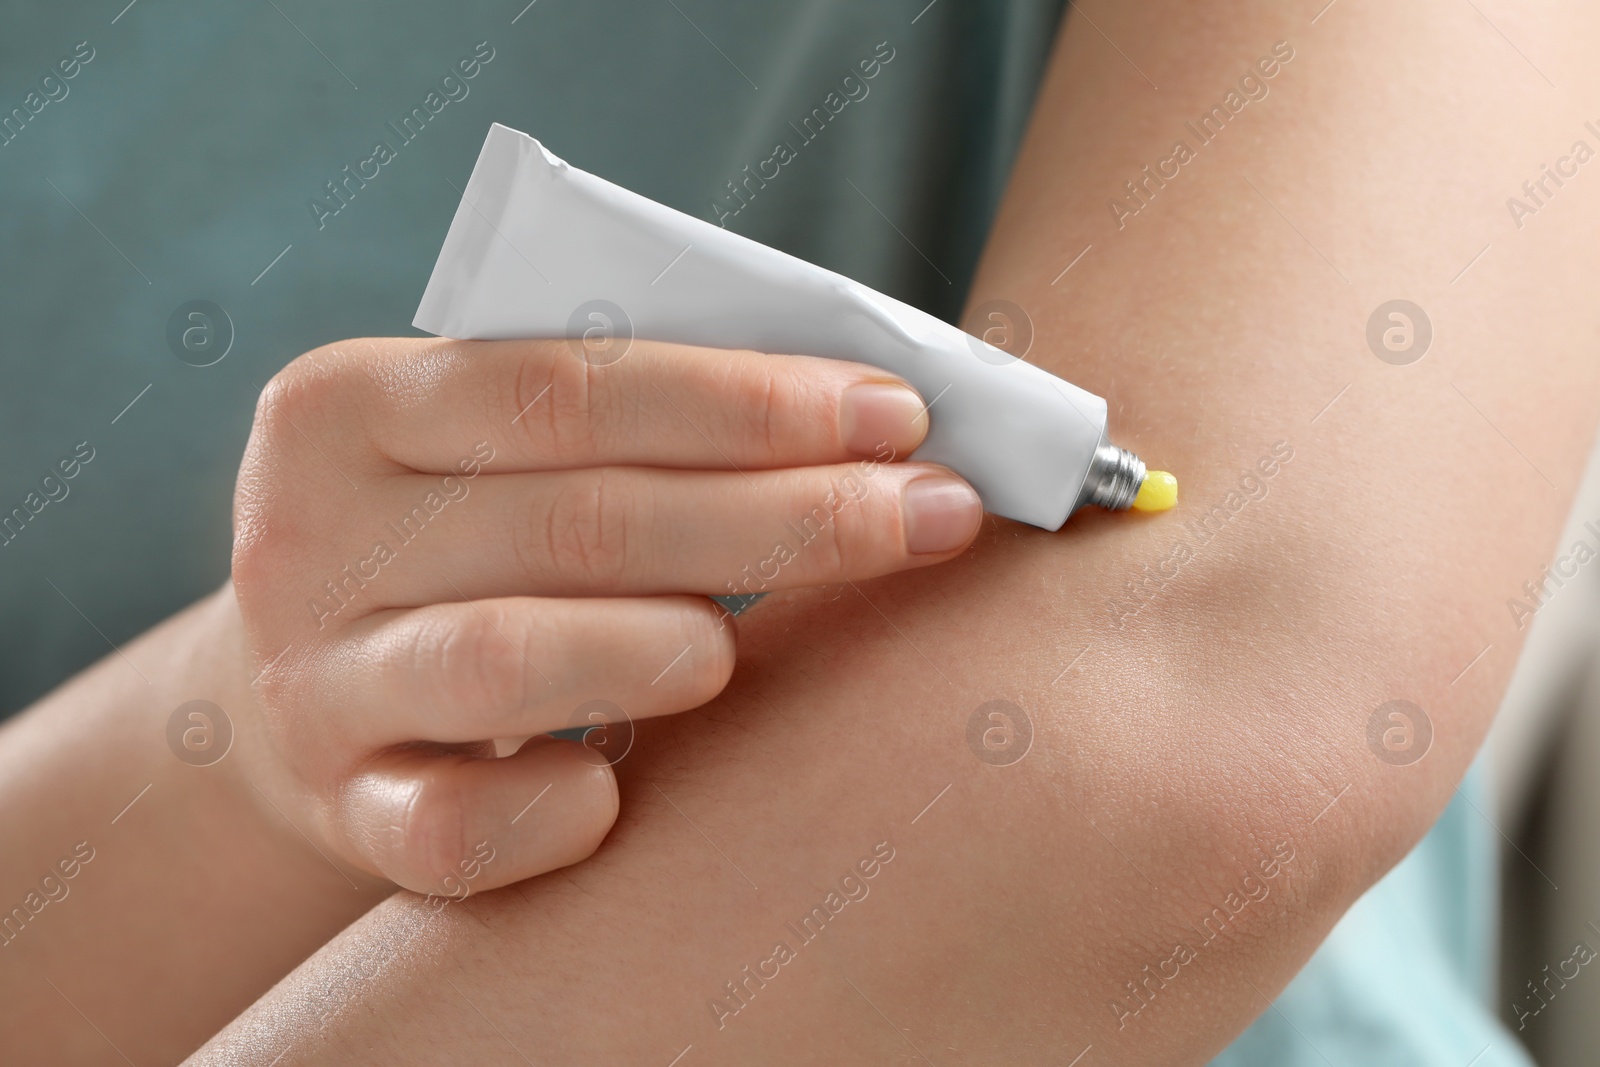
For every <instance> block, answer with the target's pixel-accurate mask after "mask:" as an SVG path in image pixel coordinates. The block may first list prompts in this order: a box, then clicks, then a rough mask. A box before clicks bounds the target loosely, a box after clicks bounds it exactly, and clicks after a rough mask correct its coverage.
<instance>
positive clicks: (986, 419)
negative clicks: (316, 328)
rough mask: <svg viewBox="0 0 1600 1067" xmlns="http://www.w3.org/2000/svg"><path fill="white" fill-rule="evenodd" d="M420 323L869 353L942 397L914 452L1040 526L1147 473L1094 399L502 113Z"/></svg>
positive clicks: (492, 332) (992, 507) (1127, 491)
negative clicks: (662, 199) (612, 172)
mask: <svg viewBox="0 0 1600 1067" xmlns="http://www.w3.org/2000/svg"><path fill="white" fill-rule="evenodd" d="M597 305H598V306H597ZM413 324H414V325H415V326H416V327H417V328H418V329H421V330H426V331H428V332H429V333H435V334H439V335H441V336H445V337H454V338H457V339H461V340H505V339H512V338H556V337H581V336H583V335H584V334H585V332H586V331H592V330H596V329H599V330H604V331H606V333H607V334H608V335H610V336H613V337H614V339H615V344H616V345H618V346H619V347H618V348H616V349H615V350H616V351H625V348H622V347H620V346H625V345H626V344H627V343H630V342H631V340H632V338H633V337H635V336H637V337H639V338H644V339H648V340H653V341H674V342H680V343H683V344H694V345H704V346H707V347H713V348H741V349H753V350H755V351H758V352H772V353H784V354H791V355H806V356H824V357H828V358H833V359H848V360H855V361H858V362H861V363H868V364H871V365H872V366H875V367H879V368H882V369H883V370H886V371H889V372H890V373H892V374H897V375H899V376H900V377H902V378H904V379H905V380H906V381H908V382H910V383H911V384H912V386H914V387H915V388H916V389H917V390H918V391H919V392H920V393H921V394H922V396H923V399H924V400H926V401H927V402H928V403H929V404H930V405H931V407H930V409H929V429H928V436H927V439H926V440H925V441H924V442H923V444H922V445H921V447H919V448H918V449H917V451H916V452H915V454H914V455H913V456H912V458H914V459H919V460H927V461H930V462H933V463H941V464H944V465H945V466H947V467H949V468H951V469H952V470H954V471H955V472H956V473H958V474H960V475H961V476H962V477H963V478H965V479H966V480H967V481H968V482H970V483H971V484H972V486H973V487H974V488H975V489H977V491H978V494H979V496H980V497H982V499H983V503H984V506H985V508H986V509H987V510H989V511H991V512H994V513H995V514H997V515H1002V516H1005V517H1006V518H1010V519H1016V520H1018V521H1020V522H1026V523H1031V524H1032V525H1034V526H1039V527H1042V528H1044V529H1046V530H1055V529H1059V528H1060V527H1061V525H1062V524H1063V523H1064V522H1066V520H1067V517H1068V516H1069V515H1071V514H1072V512H1073V511H1074V510H1076V508H1077V507H1078V506H1079V505H1080V504H1082V503H1085V502H1087V501H1089V500H1090V499H1094V501H1095V502H1097V503H1107V501H1108V500H1109V501H1111V503H1110V505H1109V506H1114V507H1126V506H1127V502H1128V501H1131V500H1132V494H1133V492H1135V491H1137V489H1138V482H1139V481H1140V480H1142V479H1143V477H1144V469H1143V464H1139V463H1138V461H1137V459H1134V458H1133V457H1131V456H1129V454H1127V453H1120V450H1116V449H1111V450H1110V452H1109V453H1108V452H1107V448H1108V447H1109V446H1107V445H1106V443H1105V426H1106V402H1105V401H1104V400H1102V399H1101V398H1100V397H1097V396H1095V395H1094V394H1092V393H1089V392H1085V391H1084V390H1082V389H1079V388H1078V387H1077V386H1075V385H1072V384H1070V383H1068V382H1065V381H1063V380H1061V379H1060V378H1057V377H1055V376H1054V375H1052V374H1049V373H1047V372H1045V371H1043V370H1040V369H1039V368H1038V367H1035V366H1033V365H1032V364H1029V363H1025V362H1023V361H1021V360H1017V359H1013V358H1012V357H1011V356H1009V355H1007V354H1006V353H1004V352H1002V351H1001V350H999V349H997V348H993V347H991V346H989V345H986V344H984V343H983V342H982V341H979V340H978V339H976V338H973V337H970V336H969V335H967V334H965V333H963V332H962V331H961V330H958V329H957V328H956V327H954V326H951V325H949V324H948V323H946V322H943V321H941V320H939V319H936V318H934V317H933V316H931V315H928V314H926V313H925V312H922V311H918V310H917V309H916V308H914V307H911V306H910V305H907V304H903V303H901V302H900V301H898V300H894V299H892V298H890V297H887V296H884V295H883V294H881V293H877V292H874V291H873V290H871V289H869V288H867V287H866V286H864V285H860V284H858V283H856V282H853V281H851V280H850V279H849V278H846V277H843V276H842V275H839V274H835V273H833V272H832V271H828V270H824V269H822V268H821V267H817V266H813V265H812V264H810V263H806V262H804V261H802V260H799V259H796V258H794V257H793V256H790V255H786V254H784V253H782V252H779V251H776V250H774V249H771V248H768V247H767V246H765V245H762V244H758V243H757V242H755V241H751V240H749V239H748V238H745V237H741V236H739V235H738V234H735V233H731V232H729V231H727V230H724V229H720V228H718V227H716V226H713V225H711V224H710V223H707V222H704V221H702V220H700V219H696V218H693V217H691V216H689V215H685V214H683V213H681V212H678V211H674V210H673V209H671V208H669V207H666V206H664V205H661V204H658V203H655V202H654V201H652V200H647V199H645V198H644V197H642V196H639V195H637V194H635V193H631V192H629V191H627V190H626V189H622V188H619V187H618V186H615V185H613V184H611V183H610V182H608V181H606V180H604V179H603V178H598V177H596V176H595V175H593V174H588V173H585V172H584V171H581V170H579V169H577V168H576V167H572V166H569V165H568V164H567V163H565V162H563V161H562V160H560V159H557V158H556V157H555V156H553V155H551V154H550V153H549V152H548V151H546V150H545V148H544V146H542V145H541V144H539V142H538V141H536V140H534V139H533V138H532V137H529V136H528V135H527V134H524V133H519V132H517V131H516V130H513V129H510V128H508V127H505V126H501V125H500V124H498V123H496V124H495V125H493V126H491V127H490V129H489V136H488V138H487V139H486V140H485V141H484V143H483V151H482V153H481V154H480V155H479V156H478V163H477V166H476V167H475V168H474V169H473V171H472V179H471V180H470V181H469V182H468V183H467V188H466V192H465V194H464V195H463V196H462V200H461V205H460V206H459V207H458V208H457V209H456V214H455V219H454V221H453V222H451V224H450V232H449V234H448V235H447V236H446V237H445V241H444V248H443V249H442V250H441V251H440V253H439V260H438V262H437V263H436V264H435V265H434V268H433V276H432V277H431V278H430V279H429V280H428V288H427V291H426V292H425V293H424V294H423V297H422V303H421V305H420V306H419V307H418V308H417V317H416V319H415V321H414V323H413ZM1097 451H1098V452H1099V453H1100V455H1099V458H1098V459H1097V458H1096V453H1097ZM1118 453H1120V455H1121V456H1124V457H1127V459H1126V460H1124V461H1123V463H1122V465H1121V473H1120V475H1118V476H1119V477H1120V479H1121V482H1120V483H1119V485H1118V487H1117V488H1116V490H1115V491H1114V492H1112V493H1111V494H1110V495H1109V496H1107V494H1106V491H1105V489H1104V487H1102V488H1100V489H1096V488H1095V486H1094V485H1090V484H1088V483H1089V482H1091V481H1095V480H1100V481H1103V480H1104V479H1107V478H1110V477H1112V476H1113V475H1114V474H1115V473H1116V471H1115V469H1116V468H1117V467H1118V464H1117V459H1116V456H1117V454H1118ZM1108 456H1109V458H1108ZM1129 461H1131V463H1130V462H1129ZM1132 465H1137V472H1136V475H1135V473H1134V472H1133V471H1132V469H1131V468H1132ZM1091 468H1094V469H1095V471H1096V479H1094V480H1091V479H1090V477H1089V476H1090V471H1091ZM1129 478H1132V479H1133V482H1132V486H1131V488H1128V486H1127V484H1126V483H1127V482H1128V479H1129ZM1123 497H1126V499H1122V498H1123Z"/></svg>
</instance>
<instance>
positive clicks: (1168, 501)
mask: <svg viewBox="0 0 1600 1067" xmlns="http://www.w3.org/2000/svg"><path fill="white" fill-rule="evenodd" d="M1177 504H1178V479H1177V478H1175V477H1173V476H1172V475H1171V474H1168V473H1167V472H1166V471H1149V472H1147V473H1146V474H1145V476H1144V484H1143V485H1141V486H1139V495H1138V496H1136V497H1134V498H1133V510H1135V511H1166V510H1168V509H1170V508H1173V507H1176V506H1177Z"/></svg>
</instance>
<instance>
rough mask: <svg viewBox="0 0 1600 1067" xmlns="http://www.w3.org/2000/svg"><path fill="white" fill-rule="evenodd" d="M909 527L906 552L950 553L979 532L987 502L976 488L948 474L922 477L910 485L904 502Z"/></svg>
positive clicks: (902, 505)
mask: <svg viewBox="0 0 1600 1067" xmlns="http://www.w3.org/2000/svg"><path fill="white" fill-rule="evenodd" d="M901 507H902V508H903V509H904V516H905V524H906V550H907V551H909V552H911V553H912V554H913V555H916V554H919V553H933V552H949V551H951V550H953V549H957V548H960V547H961V546H962V545H964V544H966V543H967V542H968V541H970V540H971V539H972V535H973V534H975V533H977V532H978V524H979V523H980V522H982V521H983V503H982V502H981V501H980V500H979V499H978V494H977V493H976V492H974V491H973V488H972V486H970V485H968V484H967V483H966V482H964V481H962V480H961V479H960V478H956V477H952V476H950V475H945V474H934V475H929V476H928V477H925V478H918V479H917V480H916V481H914V482H911V483H910V484H909V485H907V486H906V489H905V497H904V498H903V499H902V501H901Z"/></svg>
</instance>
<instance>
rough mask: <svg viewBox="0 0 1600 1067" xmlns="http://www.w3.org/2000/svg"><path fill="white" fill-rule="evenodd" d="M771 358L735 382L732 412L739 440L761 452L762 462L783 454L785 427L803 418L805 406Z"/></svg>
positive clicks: (767, 358) (770, 460) (763, 360)
mask: <svg viewBox="0 0 1600 1067" xmlns="http://www.w3.org/2000/svg"><path fill="white" fill-rule="evenodd" d="M770 358H771V357H761V360H760V361H759V362H758V363H757V364H756V365H755V366H754V367H753V368H752V369H751V370H750V371H749V372H748V373H745V374H743V375H741V376H740V377H739V378H738V379H737V384H736V386H735V388H734V397H733V405H732V410H733V411H734V412H735V413H736V418H737V422H736V425H735V430H736V432H738V433H739V434H740V435H741V438H742V440H744V441H745V442H748V443H749V444H750V445H752V446H755V447H758V448H760V449H761V450H762V453H761V454H762V459H763V460H764V461H766V462H772V461H774V460H776V459H777V458H779V457H780V456H781V455H783V454H784V452H785V451H786V449H785V447H784V443H785V440H786V438H787V437H788V436H789V434H788V433H787V428H788V427H790V426H792V425H794V424H795V422H796V421H797V419H798V418H799V417H800V416H801V415H802V412H801V410H800V409H801V408H802V407H803V406H804V405H803V403H802V402H801V400H800V398H799V396H798V395H797V394H796V392H795V390H794V388H793V386H792V383H791V381H790V379H789V378H788V377H787V376H786V375H784V374H782V373H780V372H779V370H778V369H777V368H776V367H774V366H769V365H767V362H766V361H767V360H769V359H770Z"/></svg>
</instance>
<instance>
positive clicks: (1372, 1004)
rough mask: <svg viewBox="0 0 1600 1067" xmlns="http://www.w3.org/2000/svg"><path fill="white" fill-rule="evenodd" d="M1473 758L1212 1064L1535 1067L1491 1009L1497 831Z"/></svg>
mask: <svg viewBox="0 0 1600 1067" xmlns="http://www.w3.org/2000/svg"><path fill="white" fill-rule="evenodd" d="M1482 762H1483V761H1481V760H1480V762H1479V764H1478V765H1476V766H1474V767H1473V769H1472V771H1471V772H1469V774H1468V775H1467V778H1466V781H1464V782H1463V783H1462V785H1461V789H1460V791H1459V793H1458V795H1457V796H1456V797H1455V798H1454V799H1453V800H1452V801H1451V803H1450V806H1449V807H1448V808H1446V809H1445V813H1444V815H1443V816H1441V817H1440V819H1439V821H1438V823H1437V824H1435V826H1434V828H1433V829H1432V830H1431V831H1430V832H1429V833H1428V835H1427V836H1426V837H1425V838H1423V839H1422V842H1421V843H1420V844H1418V845H1417V847H1416V848H1415V849H1414V850H1413V851H1412V852H1411V854H1410V855H1408V856H1407V857H1406V858H1405V859H1404V860H1403V861H1401V862H1400V863H1399V864H1398V865H1397V866H1396V867H1395V869H1394V870H1392V871H1390V872H1389V874H1388V875H1387V876H1386V877H1385V878H1384V879H1383V880H1382V881H1380V882H1379V883H1378V884H1377V885H1375V886H1373V887H1372V889H1370V890H1368V891H1367V893H1366V894H1365V895H1363V896H1362V898H1361V899H1360V900H1358V901H1357V902H1356V904H1355V906H1354V907H1353V908H1351V909H1350V911H1349V912H1348V913H1347V914H1346V915H1345V917H1344V918H1343V919H1342V920H1340V922H1339V925H1338V926H1336V927H1335V928H1334V930H1333V933H1332V935H1331V936H1329V938H1328V940H1327V941H1325V942H1324V943H1323V944H1322V947H1321V948H1319V949H1318V950H1317V953H1316V955H1315V956H1314V957H1312V960H1311V962H1310V963H1309V964H1308V965H1307V966H1306V967H1305V969H1304V970H1302V971H1301V972H1300V973H1299V974H1298V975H1297V976H1296V977H1295V979H1294V981H1292V982H1290V983H1289V986H1288V988H1287V989H1285V990H1284V991H1283V993H1282V994H1281V995H1279V997H1278V999H1277V1001H1276V1002H1275V1003H1274V1005H1273V1006H1272V1007H1271V1008H1269V1009H1268V1010H1267V1011H1266V1012H1265V1013H1264V1014H1263V1015H1262V1016H1261V1018H1260V1019H1258V1020H1257V1021H1256V1023H1255V1025H1253V1026H1251V1027H1250V1029H1249V1030H1247V1031H1246V1032H1245V1033H1244V1034H1243V1035H1242V1036H1241V1037H1240V1038H1239V1039H1238V1040H1237V1041H1235V1042H1234V1043H1233V1044H1232V1045H1231V1046H1229V1048H1228V1049H1227V1051H1226V1052H1224V1053H1223V1054H1222V1055H1221V1056H1219V1057H1217V1058H1216V1059H1215V1060H1213V1061H1212V1067H1267V1065H1272V1067H1329V1065H1330V1064H1331V1065H1333V1067H1468V1065H1469V1064H1470V1065H1471V1067H1533V1061H1532V1060H1531V1059H1530V1058H1529V1057H1528V1054H1527V1053H1526V1052H1525V1051H1524V1050H1523V1049H1522V1046H1521V1045H1519V1044H1518V1043H1517V1040H1516V1039H1515V1038H1514V1037H1513V1036H1512V1035H1511V1033H1510V1031H1509V1030H1507V1029H1506V1027H1504V1026H1503V1025H1501V1023H1500V1022H1499V1020H1498V1019H1497V1018H1496V1017H1495V1015H1494V1013H1493V1011H1492V1010H1490V1008H1489V1004H1490V1001H1491V1000H1492V998H1493V995H1494V968H1495V939H1496V933H1495V932H1496V928H1497V924H1496V912H1497V908H1498V904H1499V902H1498V899H1497V898H1498V895H1499V890H1498V885H1499V881H1498V879H1499V874H1498V868H1497V848H1496V842H1497V840H1498V838H1497V837H1496V834H1495V830H1494V828H1493V827H1492V825H1491V824H1490V823H1489V822H1488V819H1487V815H1488V813H1489V812H1490V811H1491V810H1492V807H1491V805H1492V800H1491V798H1490V797H1489V796H1488V789H1487V778H1488V776H1487V774H1486V773H1485V770H1484V767H1483V765H1482Z"/></svg>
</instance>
